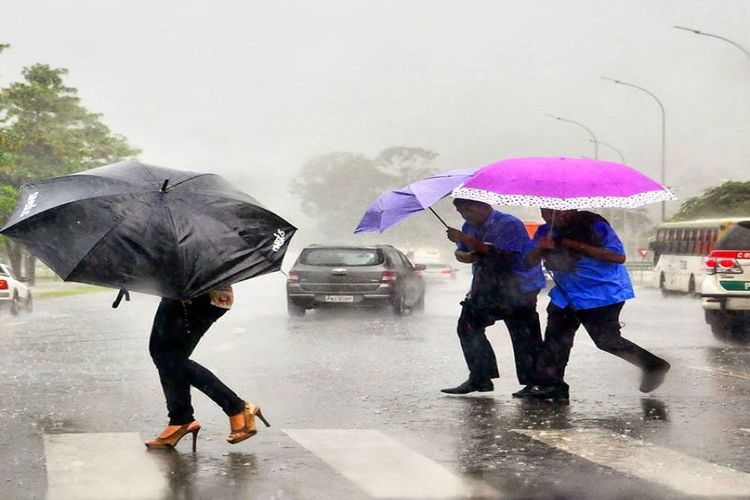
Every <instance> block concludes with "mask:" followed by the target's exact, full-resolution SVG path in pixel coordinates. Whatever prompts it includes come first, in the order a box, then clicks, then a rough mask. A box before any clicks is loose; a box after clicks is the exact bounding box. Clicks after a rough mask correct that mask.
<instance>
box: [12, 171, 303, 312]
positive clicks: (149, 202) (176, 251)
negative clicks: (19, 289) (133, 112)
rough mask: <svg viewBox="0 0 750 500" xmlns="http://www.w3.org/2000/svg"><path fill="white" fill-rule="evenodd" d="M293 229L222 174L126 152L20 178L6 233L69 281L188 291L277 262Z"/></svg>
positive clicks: (173, 293)
mask: <svg viewBox="0 0 750 500" xmlns="http://www.w3.org/2000/svg"><path fill="white" fill-rule="evenodd" d="M295 231H296V229H295V228H294V226H292V225H290V224H289V223H288V222H286V221H285V220H284V219H282V218H281V217H279V216H278V215H276V214H274V213H272V212H270V211H268V210H267V209H265V208H263V206H262V205H260V203H258V202H257V201H256V200H255V199H253V198H252V197H251V196H249V195H247V194H245V193H243V192H241V191H239V190H238V189H236V188H235V187H234V186H232V185H231V184H230V183H229V182H228V181H226V180H225V179H223V178H221V177H219V176H218V175H214V174H200V173H195V172H185V171H180V170H173V169H167V168H161V167H154V166H150V165H144V164H141V163H137V162H120V163H115V164H113V165H107V166H104V167H100V168H95V169H92V170H87V171H85V172H80V173H77V174H73V175H66V176H63V177H55V178H52V179H47V180H44V181H40V182H38V183H34V184H27V185H24V186H23V188H22V189H21V197H20V199H19V201H18V204H17V205H16V207H15V209H14V211H13V213H12V214H11V216H10V219H9V220H8V222H7V224H6V225H5V227H4V228H3V229H2V230H1V231H0V233H2V234H4V235H6V236H10V237H11V238H13V239H14V240H16V241H18V242H20V243H22V244H23V245H24V246H25V247H26V248H27V249H28V250H29V251H30V252H31V253H32V254H33V255H35V256H36V257H38V258H39V259H40V260H41V261H42V262H44V263H45V264H46V265H48V266H49V267H50V268H52V270H54V271H55V272H56V273H57V274H58V275H60V276H61V277H62V278H63V279H64V280H66V281H76V282H80V283H90V284H94V285H101V286H107V287H113V288H120V289H125V290H130V291H136V292H144V293H150V294H154V295H159V296H161V297H171V298H175V299H188V298H191V297H196V296H198V295H201V294H202V293H205V292H207V291H208V290H211V289H213V288H215V287H217V286H221V285H226V284H230V283H236V282H238V281H241V280H246V279H248V278H252V277H254V276H258V275H261V274H265V273H270V272H273V271H277V270H279V268H280V267H281V261H282V259H283V257H284V254H285V253H286V250H287V246H288V245H289V241H290V239H291V237H292V235H293V234H294V232H295Z"/></svg>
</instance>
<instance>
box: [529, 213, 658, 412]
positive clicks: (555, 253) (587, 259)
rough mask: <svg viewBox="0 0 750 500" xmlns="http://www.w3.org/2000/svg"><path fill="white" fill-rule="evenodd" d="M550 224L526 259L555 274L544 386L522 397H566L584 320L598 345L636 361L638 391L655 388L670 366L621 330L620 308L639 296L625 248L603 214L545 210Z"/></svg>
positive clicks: (541, 370) (542, 366) (541, 373)
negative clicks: (639, 374)
mask: <svg viewBox="0 0 750 500" xmlns="http://www.w3.org/2000/svg"><path fill="white" fill-rule="evenodd" d="M542 218H544V220H545V222H546V224H544V225H542V226H540V227H539V229H537V232H536V234H535V235H534V239H533V243H534V245H535V247H534V249H533V250H532V251H531V252H529V254H528V255H527V257H526V262H527V264H528V265H530V266H537V265H539V262H540V260H542V259H543V260H544V263H545V267H546V268H547V270H549V271H551V272H552V274H553V275H554V277H555V287H554V288H553V289H552V290H551V291H550V303H549V306H548V307H547V328H546V330H545V333H544V346H543V348H542V351H541V353H540V355H539V360H538V373H537V379H538V381H539V384H540V386H537V387H527V388H526V389H525V390H524V391H522V392H523V394H521V396H523V397H530V398H541V399H553V400H567V399H568V396H569V390H568V384H566V383H565V381H564V380H563V379H564V376H565V367H566V365H567V364H568V359H569V358H570V350H571V348H572V347H573V338H574V336H575V333H576V330H578V328H579V327H580V325H583V326H584V328H585V329H586V331H587V332H588V334H589V335H590V336H591V338H592V340H593V341H594V343H595V344H596V346H597V347H598V348H599V349H602V350H603V351H606V352H609V353H610V354H614V355H615V356H618V357H620V358H622V359H624V360H625V361H628V362H630V363H632V364H634V365H636V366H638V367H639V368H640V369H641V370H642V373H643V378H642V381H641V386H640V390H641V391H642V392H651V391H653V390H654V389H656V388H657V387H658V386H659V385H661V383H662V382H663V381H664V376H665V375H666V373H667V371H669V368H670V365H669V363H668V362H666V361H665V360H663V359H661V358H659V357H657V356H655V355H653V354H652V353H650V352H648V351H647V350H645V349H643V348H642V347H640V346H638V345H636V344H634V343H633V342H631V341H629V340H627V339H624V338H622V336H621V335H620V310H621V309H622V306H623V305H624V304H625V301H626V300H628V299H632V298H633V297H634V296H635V295H634V293H633V287H632V285H631V283H630V277H629V276H628V272H627V270H626V269H625V266H624V265H623V264H624V262H625V250H624V248H623V246H622V243H621V242H620V239H619V238H618V237H617V234H615V232H614V230H613V229H612V227H611V226H610V225H609V223H608V222H607V221H606V220H605V219H604V218H603V217H601V216H600V215H597V214H595V213H592V212H585V211H580V212H579V211H577V210H562V211H556V210H551V209H545V208H543V209H542Z"/></svg>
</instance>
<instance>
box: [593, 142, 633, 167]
mask: <svg viewBox="0 0 750 500" xmlns="http://www.w3.org/2000/svg"><path fill="white" fill-rule="evenodd" d="M589 142H594V140H593V139H589ZM596 142H598V143H599V144H601V145H602V146H607V147H608V148H610V149H611V150H612V151H614V152H615V153H617V155H618V156H619V157H620V163H622V164H623V165H627V164H626V163H625V155H623V154H622V151H620V150H619V149H617V148H616V147H614V146H613V145H612V144H607V143H606V142H602V141H596Z"/></svg>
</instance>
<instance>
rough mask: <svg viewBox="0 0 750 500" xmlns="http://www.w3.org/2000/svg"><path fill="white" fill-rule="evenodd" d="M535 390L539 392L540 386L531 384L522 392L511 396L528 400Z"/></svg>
mask: <svg viewBox="0 0 750 500" xmlns="http://www.w3.org/2000/svg"><path fill="white" fill-rule="evenodd" d="M534 390H539V386H538V385H532V384H529V385H527V386H526V387H524V388H523V389H521V390H520V391H516V392H514V393H513V394H511V396H513V397H514V398H527V397H529V394H530V393H531V391H534Z"/></svg>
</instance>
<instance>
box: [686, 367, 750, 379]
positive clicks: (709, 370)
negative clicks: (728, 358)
mask: <svg viewBox="0 0 750 500" xmlns="http://www.w3.org/2000/svg"><path fill="white" fill-rule="evenodd" d="M687 368H690V369H692V370H697V371H699V372H706V373H711V374H714V375H724V376H725V377H734V378H739V379H742V380H750V376H748V375H747V374H744V373H734V372H731V371H729V370H718V369H715V368H707V367H705V366H688V367H687Z"/></svg>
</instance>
